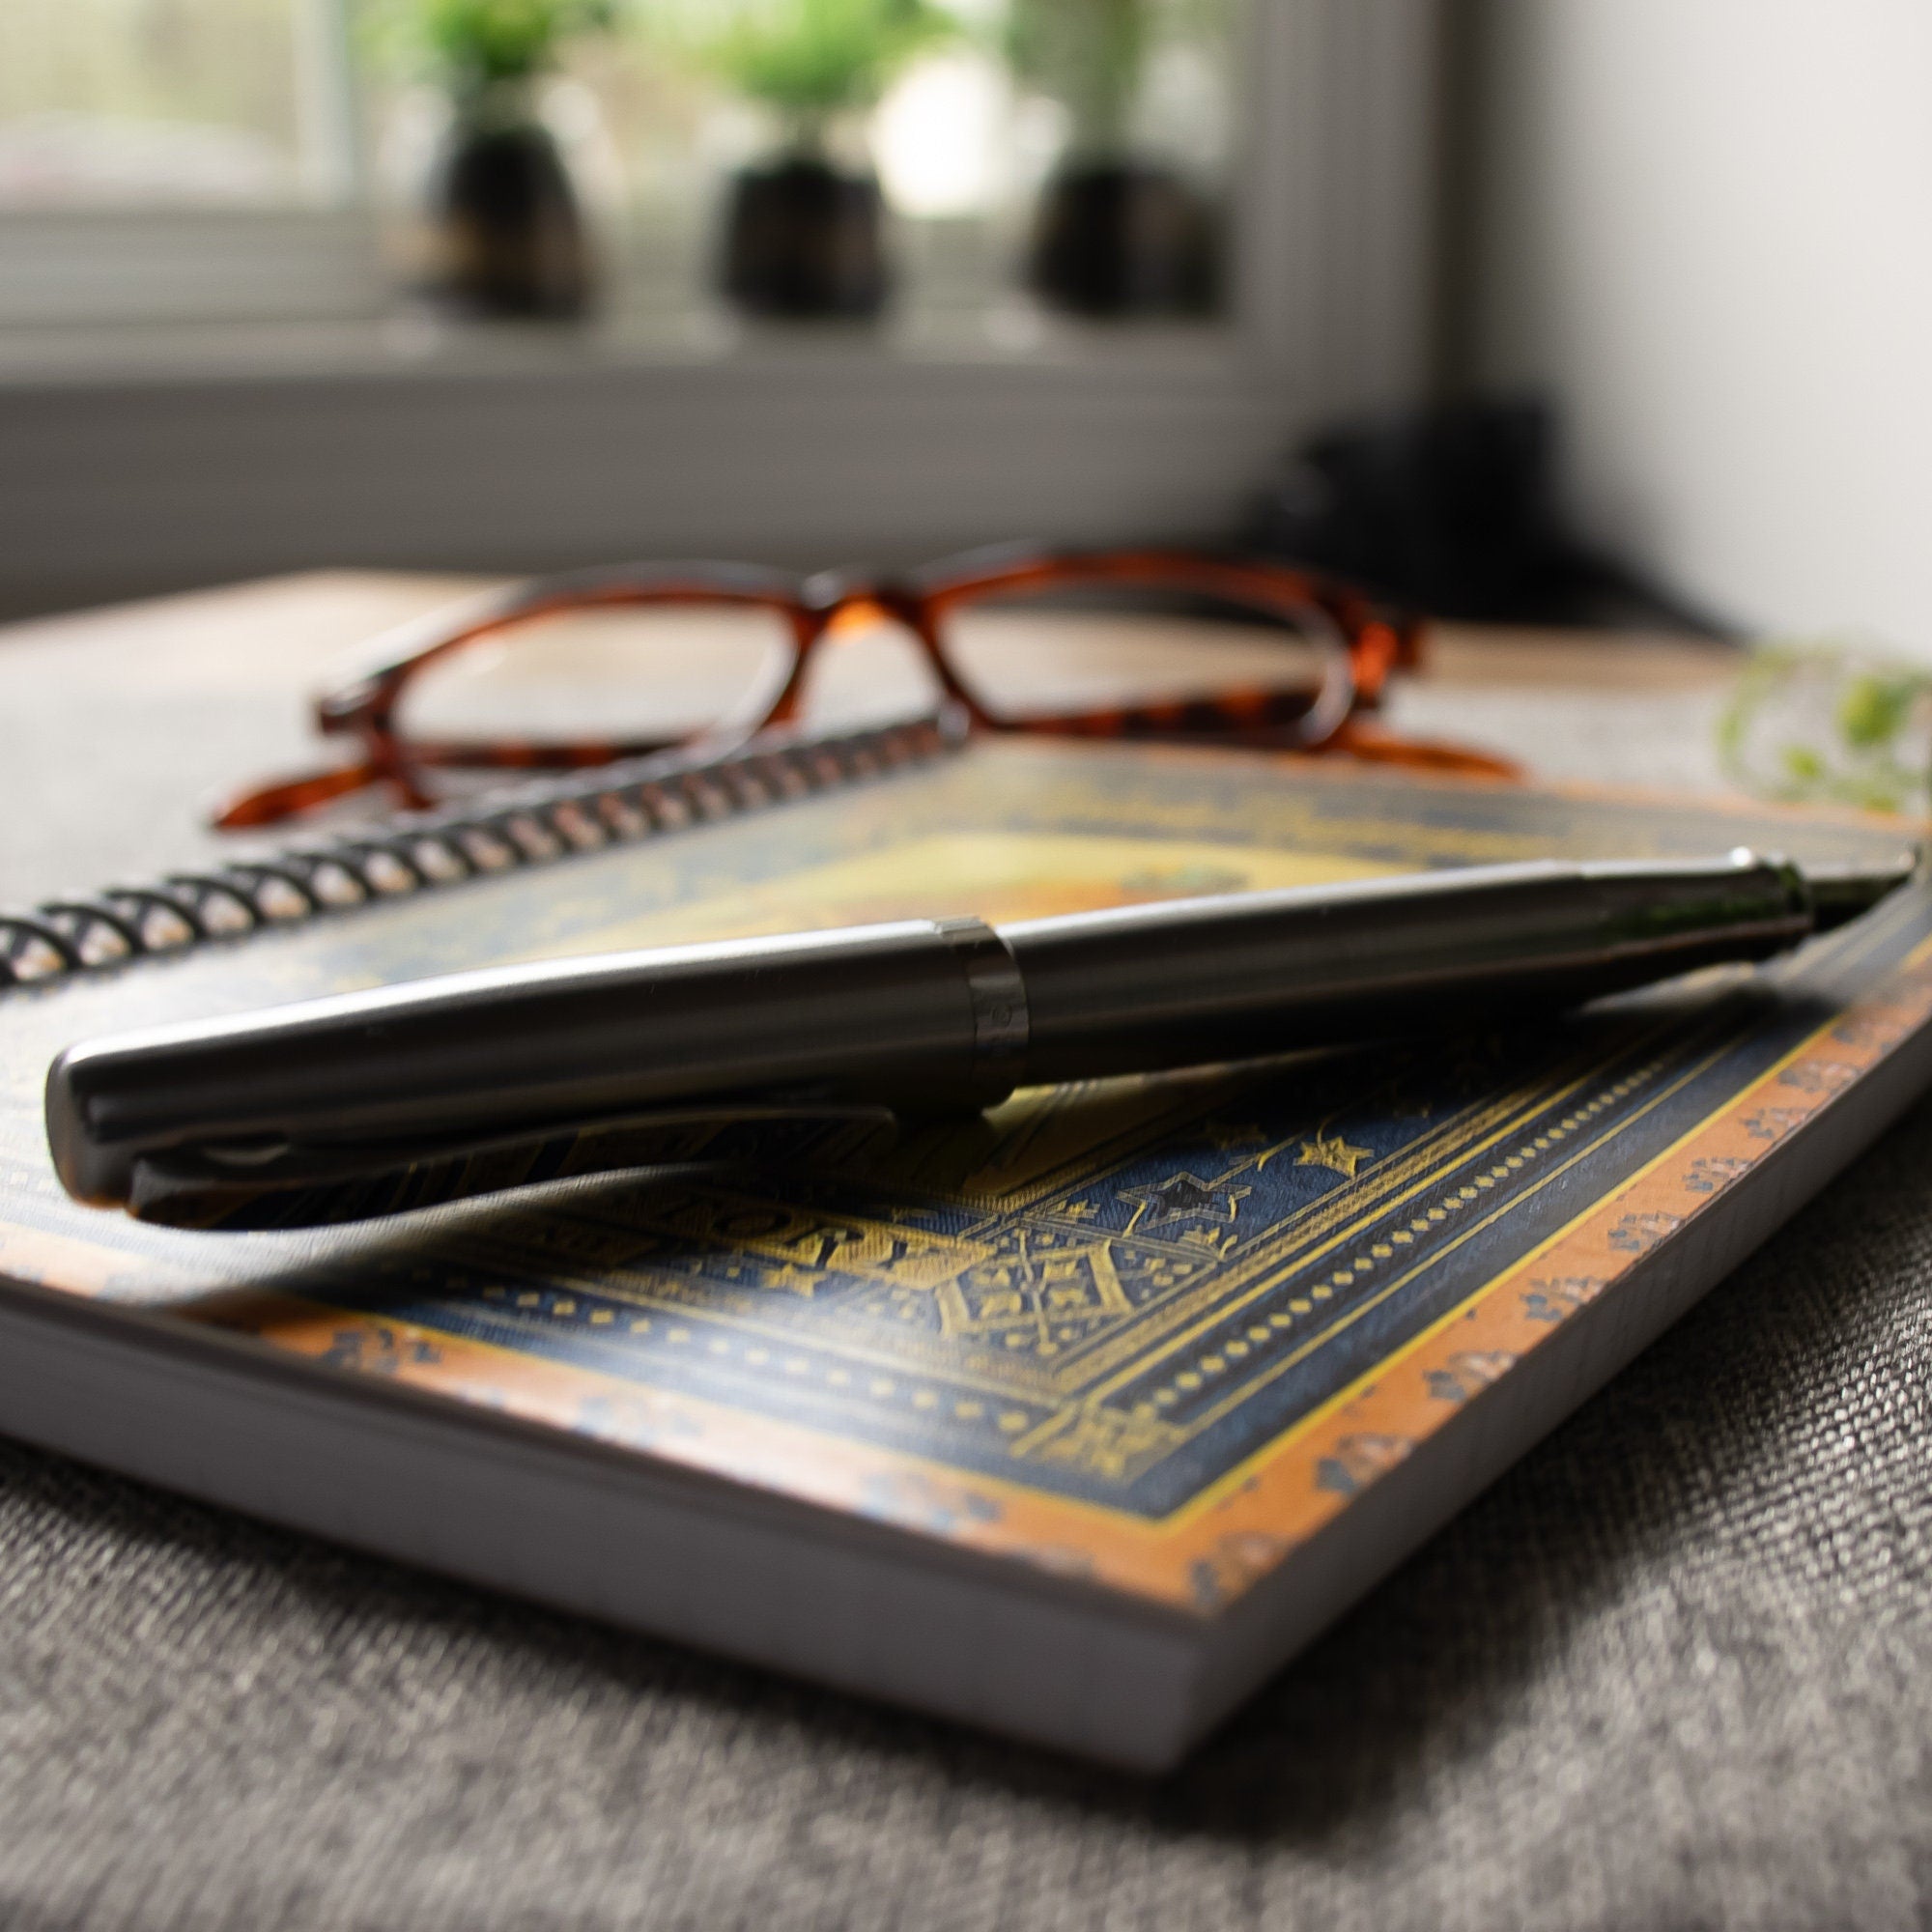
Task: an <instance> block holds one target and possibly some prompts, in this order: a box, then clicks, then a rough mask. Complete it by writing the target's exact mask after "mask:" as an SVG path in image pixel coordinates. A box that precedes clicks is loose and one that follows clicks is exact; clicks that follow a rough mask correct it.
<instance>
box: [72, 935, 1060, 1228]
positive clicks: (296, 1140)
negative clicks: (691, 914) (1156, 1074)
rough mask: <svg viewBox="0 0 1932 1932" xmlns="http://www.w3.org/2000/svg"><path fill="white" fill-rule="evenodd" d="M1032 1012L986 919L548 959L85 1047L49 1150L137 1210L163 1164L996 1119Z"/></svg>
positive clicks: (259, 1162) (243, 1167)
mask: <svg viewBox="0 0 1932 1932" xmlns="http://www.w3.org/2000/svg"><path fill="white" fill-rule="evenodd" d="M1024 1011H1025V1009H1024V1003H1023V1001H1022V1000H1021V999H1020V997H1019V995H1018V992H1017V981H1016V980H1015V978H1014V976H1013V972H1012V963H1011V959H1010V957H1009V954H1008V953H1007V952H1006V950H1005V948H1004V947H1003V946H1002V945H1001V943H1000V941H999V939H998V938H997V936H996V935H995V934H994V933H993V932H992V931H991V930H990V929H989V928H988V927H986V926H984V925H981V924H980V923H979V922H978V921H977V920H960V921H947V922H943V923H941V922H933V921H927V920H916V921H905V922H902V923H895V924H887V925H873V926H865V927H855V928H847V929H844V930H838V931H829V932H820V933H805V934H797V935H788V936H785V937H782V938H777V939H755V940H742V941H731V942H725V943H721V944H718V945H710V946H689V947H676V948H668V949H664V950H662V951H657V952H647V953H628V954H626V953H620V954H615V955H607V956H605V957H602V958H598V959H593V960H583V961H546V962H542V963H540V964H536V965H531V966H520V967H510V968H506V969H501V970H497V971H491V972H478V973H467V974H459V975H455V976H451V977H449V978H446V979H440V980H422V981H418V982H416V983H414V984H412V985H403V986H396V987H390V988H385V989H383V990H380V991H374V992H366V993H353V994H347V995H343V996H340V997H337V998H332V999H326V1000H318V1001H312V1002H309V1003H306V1004H304V1005H300V1006H294V1007H284V1008H279V1009H272V1010H270V1011H267V1012H262V1013H255V1014H251V1015H248V1016H246V1017H243V1018H241V1019H234V1020H213V1021H207V1022H201V1023H197V1024H193V1025H185V1026H173V1027H167V1028H160V1029H156V1030H154V1031H151V1032H147V1033H142V1034H130V1035H126V1036H122V1037H118V1038H113V1039H107V1040H100V1041H94V1042H89V1043H87V1044H84V1045H81V1046H77V1047H71V1048H70V1049H69V1050H68V1051H67V1052H66V1053H64V1054H62V1055H61V1057H60V1058H59V1059H58V1060H57V1061H56V1062H55V1063H54V1065H53V1066H52V1068H51V1069H50V1071H49V1073H48V1076H47V1092H46V1119H47V1138H48V1144H49V1147H50V1149H51V1151H52V1153H53V1158H54V1164H55V1167H56V1169H57V1171H58V1173H59V1175H60V1178H61V1180H62V1182H63V1183H64V1184H65V1185H66V1187H67V1188H68V1190H69V1191H70V1192H71V1193H72V1194H74V1195H76V1196H77V1197H78V1198H80V1199H82V1200H90V1201H99V1202H125V1201H127V1200H128V1199H129V1197H130V1190H131V1188H132V1183H133V1178H134V1177H133V1170H134V1166H135V1164H136V1162H138V1161H140V1160H141V1159H142V1158H144V1157H148V1158H162V1157H168V1156H174V1155H179V1154H182V1153H187V1154H191V1155H192V1156H193V1157H194V1158H196V1159H197V1160H201V1161H204V1162H213V1163H216V1164H221V1165H225V1166H227V1167H228V1168H230V1169H231V1170H232V1171H234V1172H235V1173H236V1174H237V1175H238V1176H245V1174H246V1173H247V1172H248V1171H249V1169H250V1168H251V1167H255V1168H267V1167H270V1166H272V1165H273V1164H275V1163H276V1162H277V1161H279V1160H283V1159H284V1158H285V1157H286V1155H287V1154H288V1151H289V1150H290V1149H292V1148H294V1149H327V1150H335V1151H341V1150H345V1149H350V1150H357V1151H393V1152H394V1153H396V1154H397V1155H398V1156H401V1157H405V1158H407V1157H410V1156H412V1154H414V1153H415V1152H417V1151H425V1152H428V1151H435V1150H436V1149H437V1148H438V1147H439V1146H440V1145H442V1144H445V1143H447V1142H448V1141H450V1140H452V1139H456V1138H461V1137H466V1136H467V1137H469V1138H471V1139H474V1138H478V1137H481V1136H484V1135H487V1134H492V1133H496V1134H515V1133H522V1132H525V1131H541V1130H543V1129H545V1128H548V1127H552V1126H555V1127H572V1126H580V1125H583V1124H586V1123H594V1122H598V1121H599V1120H604V1119H612V1118H631V1117H635V1116H639V1115H644V1114H648V1113H649V1112H650V1111H652V1110H653V1109H657V1108H665V1107H672V1106H675V1105H677V1104H678V1103H679V1102H681V1101H684V1100H686V1099H688V1098H691V1097H693V1096H702V1097H704V1098H706V1099H712V1098H719V1097H728V1096H731V1095H745V1096H756V1097H759V1098H761V1099H772V1098H782V1097H785V1096H787V1095H798V1096H801V1097H810V1098H814V1099H815V1098H838V1099H855V1100H883V1101H886V1102H888V1103H890V1104H895V1105H920V1104H923V1105H928V1106H930V1105H934V1104H951V1105H965V1106H983V1105H987V1104H990V1103H991V1102H992V1101H994V1100H997V1099H1000V1098H1002V1097H1004V1095H1005V1094H1007V1093H1009V1092H1010V1091H1011V1087H1012V1078H1013V1073H1014V1070H1015V1069H1016V1065H1017V1054H1016V1051H1015V1049H1016V1048H1017V1046H1018V1045H1019V1044H1020V1043H1022V1042H1023V1040H1024ZM1003 1028H1004V1029H1005V1031H1004V1032H1003V1031H1002V1029H1003Z"/></svg>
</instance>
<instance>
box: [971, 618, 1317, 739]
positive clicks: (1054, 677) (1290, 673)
mask: <svg viewBox="0 0 1932 1932" xmlns="http://www.w3.org/2000/svg"><path fill="white" fill-rule="evenodd" d="M945 634H946V644H947V651H948V655H949V658H950V660H951V662H952V667H953V668H954V670H955V671H956V672H957V674H958V676H959V679H960V681H961V682H962V683H963V684H964V685H965V686H966V687H967V689H968V690H970V691H971V692H972V693H973V695H974V696H975V697H977V698H978V699H979V700H980V703H981V704H982V705H983V706H984V707H985V708H986V710H987V711H989V712H990V713H992V715H993V716H994V717H996V718H1000V719H1005V720H1009V721H1011V722H1014V723H1020V722H1026V721H1039V720H1054V719H1064V720H1067V721H1073V720H1077V719H1081V718H1107V717H1110V716H1113V717H1118V718H1119V720H1120V722H1121V725H1122V729H1124V730H1128V731H1131V730H1134V729H1136V728H1140V729H1146V730H1151V731H1158V730H1181V731H1188V732H1192V731H1197V730H1198V731H1201V732H1203V733H1208V732H1211V731H1213V730H1216V729H1222V730H1226V729H1229V728H1236V729H1240V728H1247V729H1252V730H1255V731H1258V732H1262V733H1264V734H1266V735H1268V736H1271V737H1273V738H1276V739H1278V740H1279V741H1280V742H1282V743H1284V744H1297V743H1307V742H1311V741H1315V740H1319V739H1321V738H1323V737H1326V736H1327V735H1328V733H1329V732H1331V731H1332V730H1333V729H1334V728H1335V726H1336V725H1338V724H1340V722H1341V720H1342V718H1343V717H1344V716H1346V715H1347V712H1348V708H1349V703H1350V696H1351V687H1350V679H1349V664H1348V650H1347V645H1346V640H1345V639H1344V638H1343V637H1342V634H1341V631H1340V629H1339V627H1338V626H1337V625H1336V624H1335V623H1334V621H1333V620H1332V619H1331V618H1329V617H1328V616H1327V615H1326V614H1325V613H1324V612H1322V611H1319V610H1316V609H1313V608H1312V607H1311V608H1308V609H1305V610H1299V611H1295V612H1294V613H1293V615H1292V616H1285V615H1284V614H1283V613H1282V611H1279V610H1275V609H1268V608H1264V607H1262V606H1260V605H1257V604H1248V603H1243V602H1240V601H1238V600H1235V599H1229V598H1223V597H1213V596H1204V595H1201V594H1199V593H1198V592H1195V591H1193V590H1192V589H1190V588H1187V587H1185V586H1182V585H1179V584H1163V583H1131V584H1121V583H1108V584H1094V585H1091V586H1084V587H1076V588H1071V589H1055V590H1052V591H1048V592H1038V591H1030V592H1027V593H1024V594H1004V593H1002V594H996V595H994V596H990V597H987V598H984V599H979V600H976V601H974V602H973V603H971V604H967V605H963V606H961V607H958V608H956V609H954V610H953V611H950V612H949V613H948V616H947V619H946V627H945Z"/></svg>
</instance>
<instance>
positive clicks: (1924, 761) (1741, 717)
mask: <svg viewBox="0 0 1932 1932" xmlns="http://www.w3.org/2000/svg"><path fill="white" fill-rule="evenodd" d="M1718 750H1719V755H1720V757H1721V758H1722V761H1723V766H1724V770H1725V772H1726V774H1727V775H1728V776H1729V777H1730V779H1731V780H1732V781H1733V782H1734V783H1736V784H1738V785H1740V786H1742V787H1743V788H1744V789H1745V790H1747V791H1750V792H1754V793H1756V794H1757V795H1758V796H1759V797H1760V798H1771V799H1776V800H1779V801H1782V802H1785V803H1791V804H1796V803H1801V802H1804V801H1808V800H1822V801H1827V802H1830V803H1833V804H1837V805H1850V806H1856V807H1859V808H1861V809H1862V810H1868V811H1918V812H1924V811H1926V810H1932V670H1927V669H1924V668H1920V667H1919V666H1917V665H1914V664H1910V663H1907V662H1903V661H1901V660H1899V659H1896V658H1890V657H1888V656H1886V655H1884V654H1883V653H1879V652H1875V651H1872V650H1869V649H1866V648H1862V647H1860V646H1857V645H1848V644H1834V643H1830V642H1815V643H1814V642H1802V643H1782V642H1780V643H1768V644H1761V645H1759V646H1758V647H1757V649H1756V650H1754V651H1753V652H1752V653H1751V658H1750V662H1749V663H1748V664H1747V666H1746V668H1745V670H1744V673H1743V675H1742V676H1741V677H1740V678H1739V680H1738V684H1737V687H1736V689H1735V691H1734V692H1733V693H1732V696H1731V699H1730V702H1729V703H1728V704H1727V705H1726V707H1725V709H1724V712H1723V714H1722V716H1721V717H1720V718H1719V723H1718Z"/></svg>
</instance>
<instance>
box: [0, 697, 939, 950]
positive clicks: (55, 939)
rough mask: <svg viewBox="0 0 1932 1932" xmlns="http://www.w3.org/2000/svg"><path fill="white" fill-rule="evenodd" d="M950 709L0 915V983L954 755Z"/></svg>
mask: <svg viewBox="0 0 1932 1932" xmlns="http://www.w3.org/2000/svg"><path fill="white" fill-rule="evenodd" d="M964 736H965V722H964V720H963V718H962V717H961V716H960V715H959V714H958V713H957V712H956V711H955V710H953V709H952V708H951V707H949V708H948V709H946V710H943V711H939V712H936V713H934V714H932V715H931V716H929V717H924V718H916V719H912V720H908V721H907V722H905V723H902V724H896V725H882V726H879V727H877V728H875V729H871V730H866V731H852V732H846V733H842V734H839V735H837V736H828V737H816V738H807V737H803V736H801V735H799V734H798V733H796V732H791V731H782V732H767V733H763V734H761V735H760V736H758V737H756V738H753V739H752V740H750V741H749V742H748V743H746V744H745V745H743V746H741V747H739V748H738V749H737V750H736V751H734V752H730V753H726V754H725V755H724V756H722V757H720V756H716V755H713V756H704V757H700V756H696V755H694V754H692V753H676V752H670V753H656V754H654V755H652V756H650V757H645V758H630V759H626V760H624V761H623V762H622V763H620V764H614V765H600V766H598V767H596V768H595V769H594V770H591V771H585V772H573V773H571V774H570V775H569V776H568V777H567V778H562V779H546V780H545V781H541V782H539V783H535V784H526V785H519V786H517V787H515V788H514V789H511V790H505V791H498V792H495V793H492V794H491V795H490V796H489V797H488V798H485V799H482V800H478V801H476V802H475V803H473V804H470V805H467V806H464V807H462V808H445V809H443V810H436V811H417V812H404V813H400V814H397V815H395V816H393V817H389V818H385V819H383V820H382V821H381V822H380V823H378V824H376V825H373V826H370V827H367V828H361V829H357V830H355V831H349V832H344V833H341V834H339V835H331V836H329V837H327V838H315V839H304V840H302V841H301V842H299V843H298V844H293V845H289V846H285V847H283V848H282V849H281V850H279V851H276V852H272V853H267V854H260V855H250V856H246V857H241V858H237V859H235V860H233V861H231V862H229V863H228V864H226V865H219V866H215V867H212V868H211V869H209V870H207V871H193V872H174V873H170V874H169V875H168V876H167V877H166V878H165V879H161V880H158V881H156V882H154V883H151V884H148V885H140V886H109V887H108V888H107V889H106V890H105V891H103V892H99V893H93V894H88V895H78V896H71V897H63V898H57V899H48V900H46V901H45V902H44V903H43V904H41V905H37V906H35V907H33V908H32V909H31V910H30V911H26V912H0V986H24V985H38V984H42V983H43V982H45V981H47V980H59V979H63V978H65V977H67V976H69V975H71V974H74V973H81V972H87V971H90V970H92V969H94V968H98V967H106V966H118V965H122V964H124V963H125V962H126V961H128V960H129V959H137V958H144V957H147V956H149V955H151V954H157V953H175V952H186V951H188V950H189V949H190V948H193V947H196V946H200V945H204V944H207V943H209V942H211V941H214V940H221V939H228V938H235V937H239V936H241V934H243V933H248V932H254V931H257V930H260V929H261V928H263V927H267V926H278V925H293V924H298V923H301V922H302V921H305V920H312V919H318V918H322V917H324V916H326V915H329V914H334V913H340V912H348V911H352V910H354V909H355V908H356V907H359V906H365V905H369V904H373V903H376V902H378V901H381V900H384V899H391V898H405V897H408V896H410V895H412V894H417V893H423V892H428V891H433V890H436V889H438V888H440V887H444V886H454V885H460V884H462V883H463V882H464V881H466V880H469V879H478V878H488V877H492V876H494V875H495V874H497V873H499V872H507V871H515V870H519V869H528V868H530V867H539V866H548V865H552V864H554V863H555V862H557V861H559V860H562V859H568V858H572V857H575V856H576V855H578V854H580V853H585V852H600V851H605V850H608V849H609V848H610V847H611V846H613V845H628V844H634V843H637V842H638V841H639V840H643V839H648V838H659V837H662V836H663V835H664V834H666V833H668V832H674V831H677V830H679V829H680V828H682V827H684V826H687V825H695V824H700V823H703V822H706V821H708V820H713V819H720V818H730V817H735V816H737V815H739V814H741V813H744V812H748V811H755V810H761V809H763V808H765V807H767V806H772V805H780V804H783V803H785V802H787V801H789V800H792V799H799V798H805V797H808V796H810V794H812V793H814V792H822V791H829V790H832V789H835V788H837V787H839V786H843V785H849V784H853V783H856V782H859V781H863V780H866V779H870V778H878V777H882V776H884V775H885V774H886V773H889V772H894V771H899V770H902V769H904V768H905V767H907V766H910V765H918V764H923V763H924V762H926V761H927V760H929V759H931V758H934V757H937V756H939V755H940V754H941V753H945V752H949V751H952V750H953V749H955V748H956V747H957V746H958V745H959V744H960V743H961V742H962V741H963V739H964Z"/></svg>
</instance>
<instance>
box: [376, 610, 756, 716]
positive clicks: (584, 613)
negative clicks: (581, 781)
mask: <svg viewBox="0 0 1932 1932" xmlns="http://www.w3.org/2000/svg"><path fill="white" fill-rule="evenodd" d="M793 650H794V643H793V639H792V631H791V626H790V624H789V622H788V621H787V619H786V618H785V616H784V614H783V613H782V612H781V611H774V610H766V609H763V608H760V607H758V606H754V605H704V604H656V605H635V606H607V607H600V608H593V609H581V610H574V611H554V612H551V613H549V614H547V615H544V616H541V617H534V618H530V619H528V620H526V621H524V622H521V623H516V624H512V625H507V626H505V627H504V628H502V629H501V630H498V631H493V632H489V633H486V634H485V635H483V636H482V637H479V638H476V639H471V640H470V641H469V643H466V644H463V645H461V646H459V647H458V648H457V649H455V650H453V651H450V652H447V653H446V654H445V655H444V656H442V657H440V658H437V659H433V660H432V661H431V662H430V663H429V664H428V665H426V666H425V667H424V668H422V669H421V670H420V671H418V672H417V673H416V675H415V676H414V677H413V678H412V679H411V680H410V682H409V684H408V685H407V686H406V687H405V688H404V692H403V696H402V701H401V703H400V704H399V705H398V707H397V712H396V722H397V726H398V729H399V730H400V732H401V734H402V736H403V737H404V738H405V739H406V740H408V741H410V742H411V743H412V744H414V745H417V746H421V747H428V748H436V747H443V748H462V747H465V746H477V745H535V746H545V745H624V746H634V747H639V748H641V747H645V746H651V745H662V744H677V743H679V742H681V741H683V740H685V739H688V738H693V737H696V736H698V735H699V734H701V733H703V732H706V731H710V730H713V729H715V728H717V727H718V726H720V725H729V724H734V723H736V722H737V721H739V720H740V719H749V720H750V722H753V723H755V722H756V715H757V713H758V711H759V710H760V708H761V706H762V705H764V704H766V703H769V702H770V700H771V698H772V697H773V696H776V694H777V692H778V691H779V689H780V688H781V686H782V684H783V682H784V678H785V674H786V672H787V670H788V669H789V668H790V665H791V661H792V654H793Z"/></svg>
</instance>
